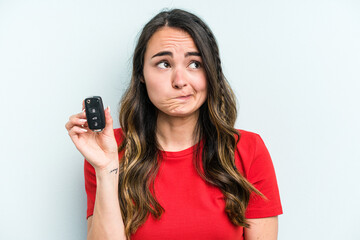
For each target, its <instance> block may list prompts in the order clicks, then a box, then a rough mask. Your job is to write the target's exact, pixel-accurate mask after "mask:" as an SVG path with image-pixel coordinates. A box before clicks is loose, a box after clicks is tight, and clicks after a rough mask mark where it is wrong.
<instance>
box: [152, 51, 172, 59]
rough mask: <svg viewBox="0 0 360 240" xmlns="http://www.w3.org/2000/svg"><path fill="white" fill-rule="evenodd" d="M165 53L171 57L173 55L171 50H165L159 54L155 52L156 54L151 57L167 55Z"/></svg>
mask: <svg viewBox="0 0 360 240" xmlns="http://www.w3.org/2000/svg"><path fill="white" fill-rule="evenodd" d="M165 55H169V56H170V57H172V56H173V54H172V52H169V51H163V52H158V53H157V54H155V55H154V56H152V57H151V58H154V57H161V56H165Z"/></svg>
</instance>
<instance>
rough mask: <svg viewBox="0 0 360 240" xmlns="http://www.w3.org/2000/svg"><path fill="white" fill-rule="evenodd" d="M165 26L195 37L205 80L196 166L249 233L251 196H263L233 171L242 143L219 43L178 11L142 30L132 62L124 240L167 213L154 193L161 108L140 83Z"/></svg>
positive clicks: (124, 117) (122, 179)
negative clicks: (154, 38) (147, 54)
mask: <svg viewBox="0 0 360 240" xmlns="http://www.w3.org/2000/svg"><path fill="white" fill-rule="evenodd" d="M164 26H167V27H173V28H177V29H182V30H183V31H186V32H187V33H188V34H189V35H190V36H191V37H192V39H193V41H194V42H195V45H196V46H197V48H198V50H199V52H200V55H201V57H202V60H203V66H204V69H205V72H206V76H207V82H208V87H207V99H206V101H205V102H204V104H203V105H202V106H201V107H200V113H199V118H198V121H197V124H196V128H195V132H194V140H195V139H204V144H203V149H202V151H195V152H196V154H194V158H193V159H194V166H195V167H196V170H197V172H198V174H199V175H200V176H201V177H202V178H203V179H204V180H205V181H207V182H209V183H210V184H213V185H215V186H216V187H218V188H219V189H220V190H221V191H222V193H223V194H224V198H225V201H226V207H225V211H226V213H227V215H228V217H229V219H230V221H231V222H232V223H233V224H235V225H238V226H243V227H248V226H249V225H248V223H247V222H246V219H245V210H246V207H247V204H248V202H249V197H250V194H251V192H255V193H257V194H259V195H261V196H262V194H261V193H260V192H259V191H258V190H257V189H256V188H254V187H253V186H252V185H251V184H250V183H249V182H248V181H247V180H246V179H245V178H244V177H243V176H242V175H241V174H240V173H239V171H238V170H237V169H236V166H235V162H234V161H235V160H234V150H235V147H236V144H237V141H239V139H240V135H239V132H238V131H237V130H236V129H234V124H235V120H236V116H237V111H236V100H235V96H234V93H233V91H232V90H231V88H230V86H229V84H228V82H227V80H226V78H225V76H224V74H223V71H222V67H221V61H220V56H219V49H218V46H217V43H216V40H215V37H214V35H213V33H212V32H211V30H210V29H209V27H208V26H207V25H206V24H205V23H204V22H203V21H202V20H201V19H200V18H198V17H197V16H195V15H194V14H192V13H189V12H186V11H184V10H180V9H174V10H171V11H162V12H160V13H159V14H157V15H156V16H155V17H154V18H152V19H151V20H150V21H149V22H148V23H147V24H146V25H145V26H144V28H143V30H142V32H141V35H140V37H139V40H138V42H137V45H136V48H135V52H134V56H133V71H132V77H131V83H130V85H129V87H128V89H127V91H126V92H125V94H124V96H123V98H122V100H121V109H120V125H121V127H122V129H123V134H124V136H123V137H124V140H123V142H122V144H121V146H120V147H119V151H123V153H124V154H123V157H122V159H121V160H120V175H119V202H120V208H121V212H122V216H123V220H124V224H125V233H126V236H127V238H128V239H130V236H131V234H133V233H134V232H135V231H136V230H137V228H138V227H139V226H140V225H142V224H143V223H144V222H145V221H146V219H147V217H148V215H149V214H152V215H153V216H154V217H155V218H158V219H159V218H160V217H161V215H162V213H163V211H164V209H163V208H162V206H161V205H160V204H159V203H158V201H157V199H156V193H155V189H154V180H155V177H156V174H157V172H158V169H159V164H160V163H161V161H160V160H161V156H160V155H159V151H158V149H159V145H158V142H157V139H156V134H155V132H156V119H157V108H156V107H155V106H154V105H153V104H152V103H151V101H150V99H149V97H148V94H147V91H146V87H145V84H144V83H143V82H142V79H143V78H144V76H143V68H144V55H145V51H146V47H147V43H148V41H149V39H150V38H151V36H152V35H153V34H154V33H155V32H156V31H157V30H159V29H160V28H161V27H164ZM198 146H200V145H198ZM198 150H199V149H198ZM200 152H201V153H200ZM199 154H201V157H200V155H199ZM200 159H201V160H202V161H200ZM201 166H202V168H203V170H201Z"/></svg>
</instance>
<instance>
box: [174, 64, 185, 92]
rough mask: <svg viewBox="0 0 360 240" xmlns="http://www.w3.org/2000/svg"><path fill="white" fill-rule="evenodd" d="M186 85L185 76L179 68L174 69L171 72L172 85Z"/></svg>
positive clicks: (179, 87) (177, 86)
mask: <svg viewBox="0 0 360 240" xmlns="http://www.w3.org/2000/svg"><path fill="white" fill-rule="evenodd" d="M186 85H187V81H186V76H185V74H184V72H183V70H181V69H175V71H174V73H173V79H172V86H173V88H176V89H181V88H183V87H185V86H186Z"/></svg>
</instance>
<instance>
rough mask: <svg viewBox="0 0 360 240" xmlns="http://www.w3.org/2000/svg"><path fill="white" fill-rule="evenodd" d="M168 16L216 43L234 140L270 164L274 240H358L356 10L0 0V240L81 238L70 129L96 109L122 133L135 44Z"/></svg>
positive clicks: (329, 4)
mask: <svg viewBox="0 0 360 240" xmlns="http://www.w3.org/2000/svg"><path fill="white" fill-rule="evenodd" d="M164 8H183V9H185V10H188V11H191V12H193V13H195V14H197V15H198V16H200V17H201V18H202V19H204V20H205V22H206V23H207V24H208V25H209V26H210V28H211V29H212V30H213V32H214V34H215V36H216V38H217V40H218V43H219V47H220V53H221V58H222V63H223V68H224V72H225V75H226V77H227V79H228V80H229V82H230V84H231V86H232V87H233V89H234V91H235V94H236V96H237V100H238V109H239V115H238V119H237V123H236V127H237V128H241V129H245V130H249V131H253V132H256V133H259V134H260V135H261V136H262V137H263V139H264V141H265V143H266V145H267V147H268V149H269V151H270V154H271V156H272V159H273V162H274V166H275V169H276V173H277V178H278V184H279V188H280V195H281V200H282V204H283V210H284V214H283V215H281V216H280V217H279V239H281V240H288V239H292V240H300V239H301V240H303V239H327V240H329V239H336V240H337V239H360V231H359V229H358V228H359V225H360V220H359V214H360V210H359V200H360V193H359V183H360V174H358V172H359V170H360V140H359V137H360V126H359V123H360V113H359V103H360V94H359V92H360V1H355V0H354V1H347V0H333V1H332V0H322V1H321V0H311V1H310V0H298V1H289V0H264V1H219V0H217V1H209V0H204V1H193V0H192V1H188V0H186V1H185V0H183V1H166V0H163V1H160V0H152V1H136V0H133V1H115V0H113V1H110V0H109V1H92V0H91V1H89V0H62V1H60V0H59V1H54V0H53V1H51V0H43V1H41V0H33V1H16V0H0V80H1V85H0V91H1V94H0V98H1V118H0V126H1V139H0V148H1V151H0V160H1V163H0V239H4V240H10V239H11V240H12V239H14V240H15V239H16V240H17V239H31V240H38V239H44V240H48V239H51V240H57V239H59V240H64V239H67V240H72V239H74V240H78V239H85V238H86V219H85V214H86V195H85V189H84V177H83V157H82V156H81V154H80V153H79V152H78V151H77V150H76V148H75V146H74V145H73V143H72V142H71V140H70V138H69V136H68V135H67V131H66V129H65V127H64V125H65V123H66V122H67V121H68V118H69V116H70V115H72V114H75V113H77V112H80V111H81V102H82V100H83V99H84V98H85V97H87V96H91V95H100V96H102V97H103V100H104V104H105V106H107V105H109V106H110V107H111V109H112V116H113V117H114V118H115V126H114V127H118V126H119V123H118V121H117V118H118V110H119V105H118V104H119V100H120V97H121V95H122V93H123V92H124V90H125V88H126V86H127V84H128V82H129V79H130V74H131V57H132V52H133V50H134V46H135V42H136V40H137V36H138V34H139V32H140V30H141V28H142V27H143V25H144V24H145V23H146V22H147V21H149V20H150V19H151V18H152V17H153V16H154V15H155V14H157V13H158V12H159V11H160V10H162V9H164ZM189 217H190V216H189ZM179 228H181V226H179Z"/></svg>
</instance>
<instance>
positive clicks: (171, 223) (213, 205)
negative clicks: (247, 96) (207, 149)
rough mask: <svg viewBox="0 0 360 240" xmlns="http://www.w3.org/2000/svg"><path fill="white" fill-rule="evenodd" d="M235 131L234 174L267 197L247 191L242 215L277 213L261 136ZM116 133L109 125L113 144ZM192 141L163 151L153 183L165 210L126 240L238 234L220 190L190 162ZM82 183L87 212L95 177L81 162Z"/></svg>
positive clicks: (91, 207) (275, 188) (270, 169)
mask: <svg viewBox="0 0 360 240" xmlns="http://www.w3.org/2000/svg"><path fill="white" fill-rule="evenodd" d="M239 131H240V134H241V137H240V141H239V143H238V144H237V147H236V151H235V164H236V166H237V168H238V170H239V171H240V173H241V174H242V175H243V176H244V177H246V179H247V180H248V181H249V182H250V183H251V184H253V186H254V187H256V188H257V189H258V190H259V191H260V192H261V193H263V194H264V195H265V196H266V198H267V200H266V199H263V198H261V197H259V196H257V195H255V194H252V196H251V197H250V201H249V205H248V207H247V210H246V213H245V217H246V218H264V217H271V216H276V215H280V214H282V207H281V202H280V196H279V190H278V186H277V181H276V176H275V171H274V166H273V163H272V161H271V158H270V155H269V152H268V150H267V148H266V147H265V144H264V142H263V140H262V139H261V137H260V136H259V135H258V134H255V133H251V132H247V131H244V130H239ZM121 135H122V133H121V129H115V138H116V141H117V143H118V144H120V141H121ZM195 146H196V145H195ZM195 146H193V147H190V148H188V149H185V150H182V151H179V152H163V153H164V154H163V160H162V161H161V164H160V168H159V172H158V174H157V176H156V179H155V185H154V188H155V193H156V198H157V200H158V201H159V203H160V205H161V206H162V207H163V208H164V209H165V211H164V213H163V214H162V216H161V219H160V220H156V219H155V218H154V217H153V216H152V215H151V214H150V216H149V217H148V219H147V220H146V222H145V223H144V224H143V225H142V226H140V227H139V228H138V230H137V231H136V233H135V234H133V235H132V236H131V239H132V240H137V239H141V240H147V239H173V240H177V239H179V240H180V239H181V240H182V239H206V240H212V239H214V240H215V239H221V240H233V239H237V240H241V239H243V228H242V227H238V226H235V225H234V224H232V223H231V221H230V220H229V218H228V216H227V215H226V213H225V200H224V199H223V194H222V193H221V191H220V189H218V188H217V187H214V186H212V185H210V184H208V183H207V182H205V181H204V180H203V179H202V178H201V177H200V176H199V175H198V173H197V171H196V169H195V166H194V165H193V161H192V157H193V151H194V150H195ZM85 188H86V193H87V205H88V208H87V217H89V216H91V215H92V214H93V210H94V203H95V194H96V176H95V170H94V168H93V167H92V166H91V165H90V164H89V163H88V162H87V161H85Z"/></svg>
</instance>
